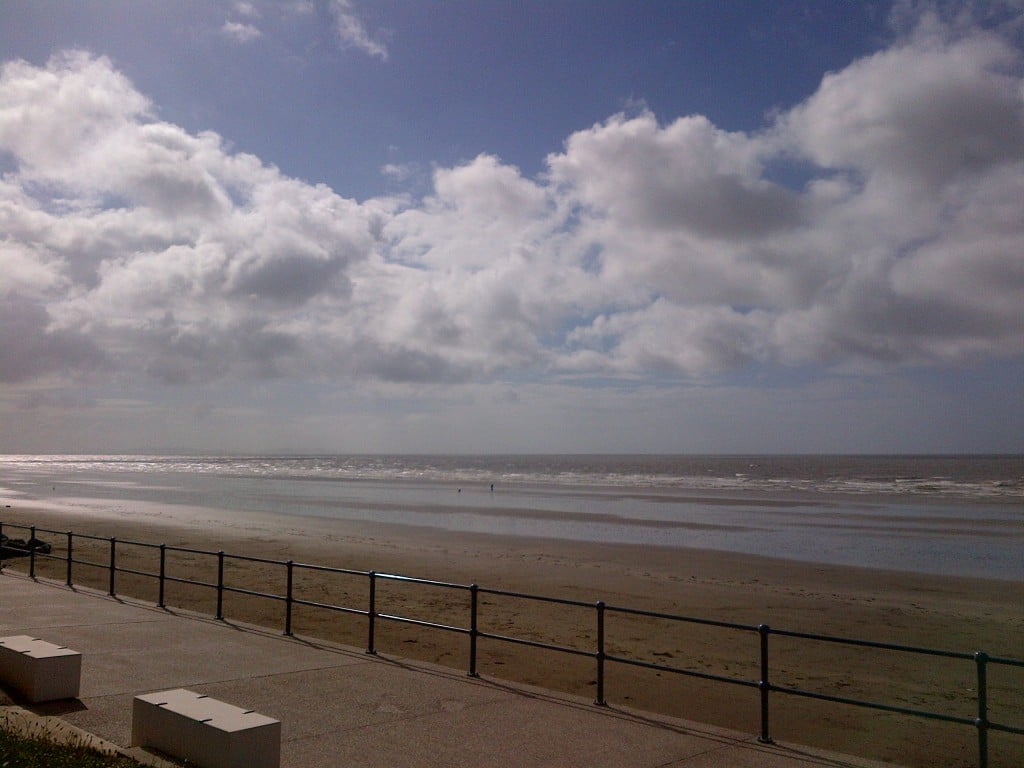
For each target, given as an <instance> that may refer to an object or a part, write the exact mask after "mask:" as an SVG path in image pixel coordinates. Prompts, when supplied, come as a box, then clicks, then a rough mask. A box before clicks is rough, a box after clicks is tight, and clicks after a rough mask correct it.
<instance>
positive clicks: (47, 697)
mask: <svg viewBox="0 0 1024 768" xmlns="http://www.w3.org/2000/svg"><path fill="white" fill-rule="evenodd" d="M0 680H2V681H3V682H4V683H6V684H7V685H10V686H11V687H13V688H14V689H16V690H17V691H19V692H20V693H21V694H22V695H23V696H25V698H26V699H28V700H29V701H30V702H32V703H37V702H40V701H55V700H58V699H76V698H78V691H79V687H80V685H81V680H82V654H80V653H79V652H78V651H72V650H71V649H70V648H65V647H63V646H60V645H54V644H53V643H48V642H46V641H45V640H40V639H39V638H36V637H29V636H28V635H11V636H10V637H0Z"/></svg>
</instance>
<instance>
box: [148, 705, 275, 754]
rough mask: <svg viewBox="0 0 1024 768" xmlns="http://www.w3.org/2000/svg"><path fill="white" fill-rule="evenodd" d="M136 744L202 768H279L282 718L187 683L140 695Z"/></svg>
mask: <svg viewBox="0 0 1024 768" xmlns="http://www.w3.org/2000/svg"><path fill="white" fill-rule="evenodd" d="M132 746H133V747H135V746H138V747H153V748H155V749H158V750H160V751H161V752H164V753H166V754H168V755H170V756H172V757H176V758H179V759H182V760H188V761H191V762H192V763H195V764H196V765H197V766H200V767H201V768H279V766H280V764H281V723H280V721H278V720H274V719H273V718H270V717H266V716H265V715H261V714H258V713H256V712H252V711H251V710H245V709H242V708H241V707H236V706H233V705H231V704H225V703H224V702H223V701H218V700H217V699H211V698H209V697H208V696H203V695H201V694H198V693H194V692H193V691H188V690H185V689H184V688H176V689H174V690H170V691H159V692H157V693H148V694H145V695H142V696H136V697H135V699H134V701H133V702H132Z"/></svg>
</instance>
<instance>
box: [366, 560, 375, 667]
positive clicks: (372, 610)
mask: <svg viewBox="0 0 1024 768" xmlns="http://www.w3.org/2000/svg"><path fill="white" fill-rule="evenodd" d="M369 576H370V610H369V611H367V613H366V618H367V619H368V620H369V627H368V628H367V639H366V652H367V653H369V654H371V655H376V653H377V649H376V648H375V647H374V645H373V625H374V620H375V619H376V617H377V574H376V572H374V571H370V572H369Z"/></svg>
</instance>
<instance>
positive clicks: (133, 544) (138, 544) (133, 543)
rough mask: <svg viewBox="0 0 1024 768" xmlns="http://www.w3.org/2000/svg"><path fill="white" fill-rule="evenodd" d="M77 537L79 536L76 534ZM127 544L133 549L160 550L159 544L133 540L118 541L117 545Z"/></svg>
mask: <svg viewBox="0 0 1024 768" xmlns="http://www.w3.org/2000/svg"><path fill="white" fill-rule="evenodd" d="M75 535H76V536H77V534H75ZM100 541H110V539H100ZM122 544H127V545H128V546H131V547H145V548H147V549H160V545H159V544H153V543H151V542H148V541H132V540H131V539H118V540H117V545H118V546H121V545H122Z"/></svg>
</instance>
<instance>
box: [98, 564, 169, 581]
mask: <svg viewBox="0 0 1024 768" xmlns="http://www.w3.org/2000/svg"><path fill="white" fill-rule="evenodd" d="M107 570H110V566H107ZM116 570H117V573H130V574H133V575H135V576H149V577H150V578H153V579H159V578H160V574H159V573H150V572H149V571H137V570H135V569H134V568H124V567H122V566H120V565H119V566H118V567H117V569H116Z"/></svg>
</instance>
